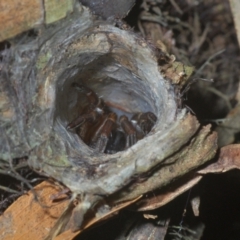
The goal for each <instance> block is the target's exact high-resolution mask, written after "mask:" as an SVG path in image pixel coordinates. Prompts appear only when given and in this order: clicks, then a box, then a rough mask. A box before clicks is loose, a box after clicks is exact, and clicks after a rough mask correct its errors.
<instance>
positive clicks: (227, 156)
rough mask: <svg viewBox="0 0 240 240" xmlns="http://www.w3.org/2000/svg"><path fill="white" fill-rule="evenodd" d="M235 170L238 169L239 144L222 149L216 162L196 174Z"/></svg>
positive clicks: (239, 162) (239, 166)
mask: <svg viewBox="0 0 240 240" xmlns="http://www.w3.org/2000/svg"><path fill="white" fill-rule="evenodd" d="M235 168H237V169H240V144H231V145H228V146H226V147H222V148H221V150H220V154H219V157H218V161H217V162H215V163H213V164H211V165H209V166H207V167H206V168H204V169H203V170H201V171H198V173H201V174H206V173H221V172H227V171H229V170H231V169H235Z"/></svg>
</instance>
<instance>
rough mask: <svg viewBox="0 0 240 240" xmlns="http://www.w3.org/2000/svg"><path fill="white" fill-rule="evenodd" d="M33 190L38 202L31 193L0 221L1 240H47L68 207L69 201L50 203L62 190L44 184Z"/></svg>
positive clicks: (11, 208) (18, 201) (21, 198)
mask: <svg viewBox="0 0 240 240" xmlns="http://www.w3.org/2000/svg"><path fill="white" fill-rule="evenodd" d="M34 189H35V191H36V193H37V196H38V198H39V202H38V201H36V200H35V198H34V195H33V193H32V191H29V192H28V193H27V194H26V195H23V196H21V197H20V198H19V199H18V200H16V201H15V202H14V203H13V204H12V205H11V206H10V207H9V208H8V209H7V210H6V211H5V212H4V213H3V215H2V216H1V217H0V223H1V224H0V236H1V239H5V240H8V239H9V240H10V239H18V240H21V239H24V240H28V239H29V240H32V239H34V240H42V239H44V238H45V237H46V236H47V235H48V233H49V231H50V230H51V228H52V226H53V225H54V223H55V222H56V221H57V219H58V218H59V216H60V215H61V214H62V212H63V211H64V209H65V207H66V206H67V205H68V202H69V200H65V201H58V202H55V203H53V202H52V200H51V197H52V196H53V195H55V194H57V193H59V192H60V191H61V190H62V189H61V188H60V187H59V186H56V185H54V184H51V183H49V182H42V183H41V184H39V185H37V186H36V187H35V188H34ZM63 197H64V196H63ZM65 197H66V196H65Z"/></svg>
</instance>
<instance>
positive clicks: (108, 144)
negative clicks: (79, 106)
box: [67, 83, 157, 154]
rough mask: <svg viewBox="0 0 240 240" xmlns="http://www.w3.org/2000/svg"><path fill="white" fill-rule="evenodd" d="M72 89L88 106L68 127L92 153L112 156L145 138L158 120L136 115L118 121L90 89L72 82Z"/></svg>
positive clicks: (153, 117)
mask: <svg viewBox="0 0 240 240" xmlns="http://www.w3.org/2000/svg"><path fill="white" fill-rule="evenodd" d="M72 86H73V87H74V88H75V89H76V90H77V91H78V92H80V93H81V94H84V95H85V97H86V98H87V105H86V106H85V107H84V108H83V110H82V111H81V113H80V114H79V116H77V117H76V118H75V119H73V120H72V121H71V122H70V123H69V124H68V125H67V129H68V130H74V129H75V131H76V133H77V134H78V136H79V137H80V138H81V139H82V140H83V141H84V142H85V143H86V144H87V145H89V147H91V148H93V149H94V150H95V151H98V152H100V153H108V154H114V153H116V152H119V151H123V150H125V149H127V148H129V147H131V146H132V145H134V144H135V143H136V142H137V141H138V140H140V139H142V138H144V137H145V136H146V135H147V134H148V133H149V132H150V131H151V129H152V127H153V126H154V124H155V123H156V121H157V117H156V116H155V114H154V113H152V112H146V113H141V112H140V113H135V114H134V115H133V117H132V118H131V120H129V119H128V117H127V116H126V115H121V116H120V117H119V119H118V116H117V114H116V113H114V112H112V111H111V110H110V109H109V108H108V107H107V106H106V104H105V103H104V101H103V99H101V98H99V97H98V95H97V94H96V93H95V92H94V91H93V90H92V89H90V88H88V87H86V86H84V85H82V84H78V83H73V84H72Z"/></svg>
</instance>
